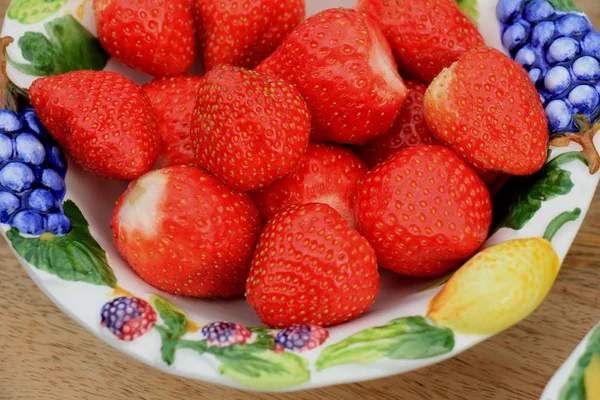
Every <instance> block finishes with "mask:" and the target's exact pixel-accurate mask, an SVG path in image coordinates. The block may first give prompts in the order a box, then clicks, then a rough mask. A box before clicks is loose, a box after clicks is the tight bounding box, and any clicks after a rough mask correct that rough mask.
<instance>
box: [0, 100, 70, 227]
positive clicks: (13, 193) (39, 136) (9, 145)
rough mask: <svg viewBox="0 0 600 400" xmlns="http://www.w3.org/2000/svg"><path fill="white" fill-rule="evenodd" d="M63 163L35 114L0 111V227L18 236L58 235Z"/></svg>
mask: <svg viewBox="0 0 600 400" xmlns="http://www.w3.org/2000/svg"><path fill="white" fill-rule="evenodd" d="M66 172H67V163H66V160H65V157H64V155H63V153H62V150H61V149H60V147H58V145H57V144H56V143H55V142H54V140H53V139H52V137H51V136H50V135H49V134H48V132H47V131H46V129H45V127H44V126H43V125H42V124H41V122H40V120H39V119H38V117H37V115H36V114H35V111H34V110H33V109H31V108H26V109H25V110H24V111H23V112H20V113H15V112H12V111H10V110H0V222H1V223H3V224H8V225H10V226H12V227H14V228H16V229H18V230H19V232H20V233H22V234H29V235H34V236H38V235H41V234H42V233H44V232H51V233H53V234H55V235H63V234H66V233H67V232H69V230H70V229H71V222H70V221H69V219H68V218H67V217H66V216H65V214H64V212H63V209H62V202H63V198H64V197H65V182H64V178H65V175H66Z"/></svg>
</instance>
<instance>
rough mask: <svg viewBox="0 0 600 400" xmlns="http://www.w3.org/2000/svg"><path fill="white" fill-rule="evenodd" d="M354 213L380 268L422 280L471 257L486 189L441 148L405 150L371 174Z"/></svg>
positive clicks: (484, 226)
mask: <svg viewBox="0 0 600 400" xmlns="http://www.w3.org/2000/svg"><path fill="white" fill-rule="evenodd" d="M355 209H356V219H357V224H358V230H359V231H360V232H361V234H362V235H364V236H365V237H366V238H367V240H369V243H371V244H372V245H373V247H374V249H375V252H376V254H377V261H378V262H379V265H381V266H382V267H385V268H387V269H390V270H392V271H395V272H398V273H401V274H405V275H413V276H423V277H433V276H439V275H443V274H444V273H446V272H448V271H449V270H451V269H452V268H454V267H456V266H458V265H459V264H460V263H461V261H462V260H464V259H466V258H468V257H469V256H471V255H472V254H473V253H474V252H475V251H477V249H478V248H479V247H480V246H481V245H482V244H483V242H484V241H485V239H486V238H487V234H488V230H489V228H490V224H491V219H492V205H491V201H490V195H489V193H488V191H487V189H486V187H485V184H484V183H483V182H482V181H481V179H480V178H479V177H478V176H477V173H476V172H475V171H474V170H473V169H472V168H470V167H469V166H468V165H467V164H466V163H465V162H464V161H463V160H461V159H460V158H459V157H458V156H456V154H454V153H453V152H452V150H450V149H448V148H446V147H443V146H427V145H423V146H417V147H411V148H409V149H407V150H404V151H402V152H400V153H398V154H396V155H394V156H392V158H390V159H388V160H387V161H385V162H383V163H381V164H379V165H378V166H376V167H375V168H374V169H372V170H371V171H369V172H368V173H367V175H366V177H365V178H364V179H363V180H362V182H361V183H360V184H359V187H358V192H357V195H356V200H355Z"/></svg>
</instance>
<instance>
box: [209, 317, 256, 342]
mask: <svg viewBox="0 0 600 400" xmlns="http://www.w3.org/2000/svg"><path fill="white" fill-rule="evenodd" d="M202 335H204V337H205V338H206V340H207V341H208V343H210V344H213V345H215V346H219V347H224V346H231V345H233V344H238V343H246V342H247V341H248V339H250V337H251V336H252V332H250V331H249V330H248V329H246V328H245V327H243V326H242V325H239V324H235V323H233V322H211V323H210V324H208V325H206V326H204V327H203V328H202Z"/></svg>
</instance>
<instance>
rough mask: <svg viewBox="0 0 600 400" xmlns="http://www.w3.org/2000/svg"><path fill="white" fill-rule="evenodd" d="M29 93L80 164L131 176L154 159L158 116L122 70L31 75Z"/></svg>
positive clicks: (102, 173)
mask: <svg viewBox="0 0 600 400" xmlns="http://www.w3.org/2000/svg"><path fill="white" fill-rule="evenodd" d="M29 94H30V96H31V104H32V105H33V107H34V108H35V110H36V112H37V114H38V116H39V118H40V120H41V121H42V123H43V124H44V125H45V126H46V127H47V128H48V130H49V131H50V133H51V134H52V136H54V138H55V139H56V140H57V141H58V143H59V144H60V145H61V146H62V147H63V148H64V149H65V150H66V151H67V152H68V153H69V154H70V155H71V157H73V159H75V161H76V162H78V163H79V164H80V165H81V166H82V167H83V168H84V169H86V170H88V171H90V172H93V173H95V174H97V175H100V176H103V177H105V178H112V179H135V178H137V177H138V176H140V175H142V174H143V173H145V172H147V171H149V170H150V168H152V166H153V165H154V163H155V161H156V158H157V157H158V150H159V143H160V141H159V138H158V135H157V133H156V121H155V119H154V116H153V115H152V112H151V110H150V104H149V102H148V99H147V98H146V96H145V95H144V93H143V92H142V90H141V88H140V87H139V86H138V85H136V84H135V83H134V82H132V81H130V80H129V79H127V78H125V77H124V76H123V75H120V74H117V73H114V72H107V71H76V72H69V73H66V74H63V75H57V76H51V77H48V78H40V79H37V80H35V82H33V84H32V86H31V87H30V88H29Z"/></svg>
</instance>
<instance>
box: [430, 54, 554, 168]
mask: <svg viewBox="0 0 600 400" xmlns="http://www.w3.org/2000/svg"><path fill="white" fill-rule="evenodd" d="M425 119H426V120H427V124H428V126H429V128H430V129H431V130H432V132H433V133H434V134H435V135H436V136H437V137H438V139H440V140H441V141H442V142H444V143H445V144H446V145H447V146H449V147H451V148H452V149H453V150H454V151H455V152H456V153H457V154H458V155H460V156H461V157H463V158H464V159H465V160H467V161H468V162H469V163H470V164H471V165H473V166H474V167H475V168H477V169H479V170H482V171H496V172H505V173H507V174H511V175H528V174H532V173H534V172H536V171H538V170H539V169H540V168H542V166H543V165H544V162H545V161H546V156H547V142H548V119H547V118H546V114H545V113H544V108H543V107H542V103H541V101H540V96H539V94H538V92H537V90H536V88H535V86H534V85H533V83H532V82H531V80H530V79H529V76H528V75H527V72H526V71H525V70H524V69H523V68H522V67H521V66H520V65H519V64H517V63H516V62H514V61H512V60H511V59H510V58H508V57H507V56H506V55H504V54H503V53H501V52H500V51H498V50H496V49H493V48H491V47H480V48H479V49H475V50H472V51H470V52H469V53H467V54H465V55H464V56H463V57H461V58H460V60H458V61H457V62H456V63H455V64H453V65H452V67H451V68H448V69H446V70H444V71H443V72H442V73H441V74H440V75H439V76H438V77H437V78H436V79H435V80H434V81H433V82H432V83H431V85H430V86H429V89H428V90H427V93H426V94H425Z"/></svg>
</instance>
